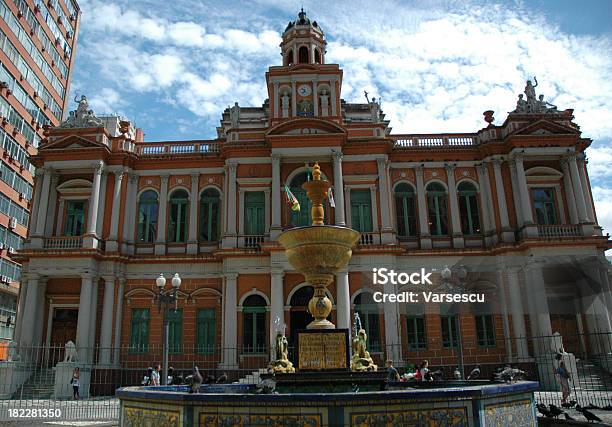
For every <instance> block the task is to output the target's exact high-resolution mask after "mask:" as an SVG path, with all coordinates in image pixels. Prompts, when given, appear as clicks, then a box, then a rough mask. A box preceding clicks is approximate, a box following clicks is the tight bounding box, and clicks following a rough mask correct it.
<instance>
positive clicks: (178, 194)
mask: <svg viewBox="0 0 612 427" xmlns="http://www.w3.org/2000/svg"><path fill="white" fill-rule="evenodd" d="M188 209H189V195H188V194H187V192H186V191H185V190H176V191H175V192H174V193H172V195H171V196H170V223H169V224H168V241H169V242H174V243H183V242H185V241H186V240H187V210H188Z"/></svg>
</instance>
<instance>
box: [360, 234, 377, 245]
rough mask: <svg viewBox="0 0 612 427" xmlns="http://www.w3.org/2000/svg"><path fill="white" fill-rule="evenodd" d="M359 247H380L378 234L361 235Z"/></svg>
mask: <svg viewBox="0 0 612 427" xmlns="http://www.w3.org/2000/svg"><path fill="white" fill-rule="evenodd" d="M359 245H362V246H369V245H380V233H361V236H360V237H359Z"/></svg>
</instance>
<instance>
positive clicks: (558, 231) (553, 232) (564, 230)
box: [538, 224, 582, 239]
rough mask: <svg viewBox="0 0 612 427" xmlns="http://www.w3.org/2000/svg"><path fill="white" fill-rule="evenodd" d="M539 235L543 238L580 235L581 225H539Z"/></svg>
mask: <svg viewBox="0 0 612 427" xmlns="http://www.w3.org/2000/svg"><path fill="white" fill-rule="evenodd" d="M538 236H539V237H540V238H541V239H558V238H561V237H580V236H582V233H581V231H580V226H579V225H571V224H563V225H538Z"/></svg>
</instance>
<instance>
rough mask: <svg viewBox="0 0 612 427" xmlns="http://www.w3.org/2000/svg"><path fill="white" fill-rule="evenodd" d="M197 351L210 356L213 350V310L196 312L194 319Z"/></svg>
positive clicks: (205, 309)
mask: <svg viewBox="0 0 612 427" xmlns="http://www.w3.org/2000/svg"><path fill="white" fill-rule="evenodd" d="M196 322H197V325H196V335H197V337H196V338H197V351H198V353H202V354H212V353H214V350H215V329H216V323H215V322H216V319H215V309H214V308H203V309H200V310H198V314H197V319H196Z"/></svg>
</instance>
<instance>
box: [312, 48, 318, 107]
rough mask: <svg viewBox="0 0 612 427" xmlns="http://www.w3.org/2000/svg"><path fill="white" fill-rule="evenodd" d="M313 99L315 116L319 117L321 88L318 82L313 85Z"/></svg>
mask: <svg viewBox="0 0 612 427" xmlns="http://www.w3.org/2000/svg"><path fill="white" fill-rule="evenodd" d="M313 51H314V49H313ZM313 55H314V52H313ZM312 62H314V60H313V61H312ZM312 98H313V101H314V116H315V117H317V116H318V115H319V88H318V86H317V82H316V81H314V82H313V83H312Z"/></svg>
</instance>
